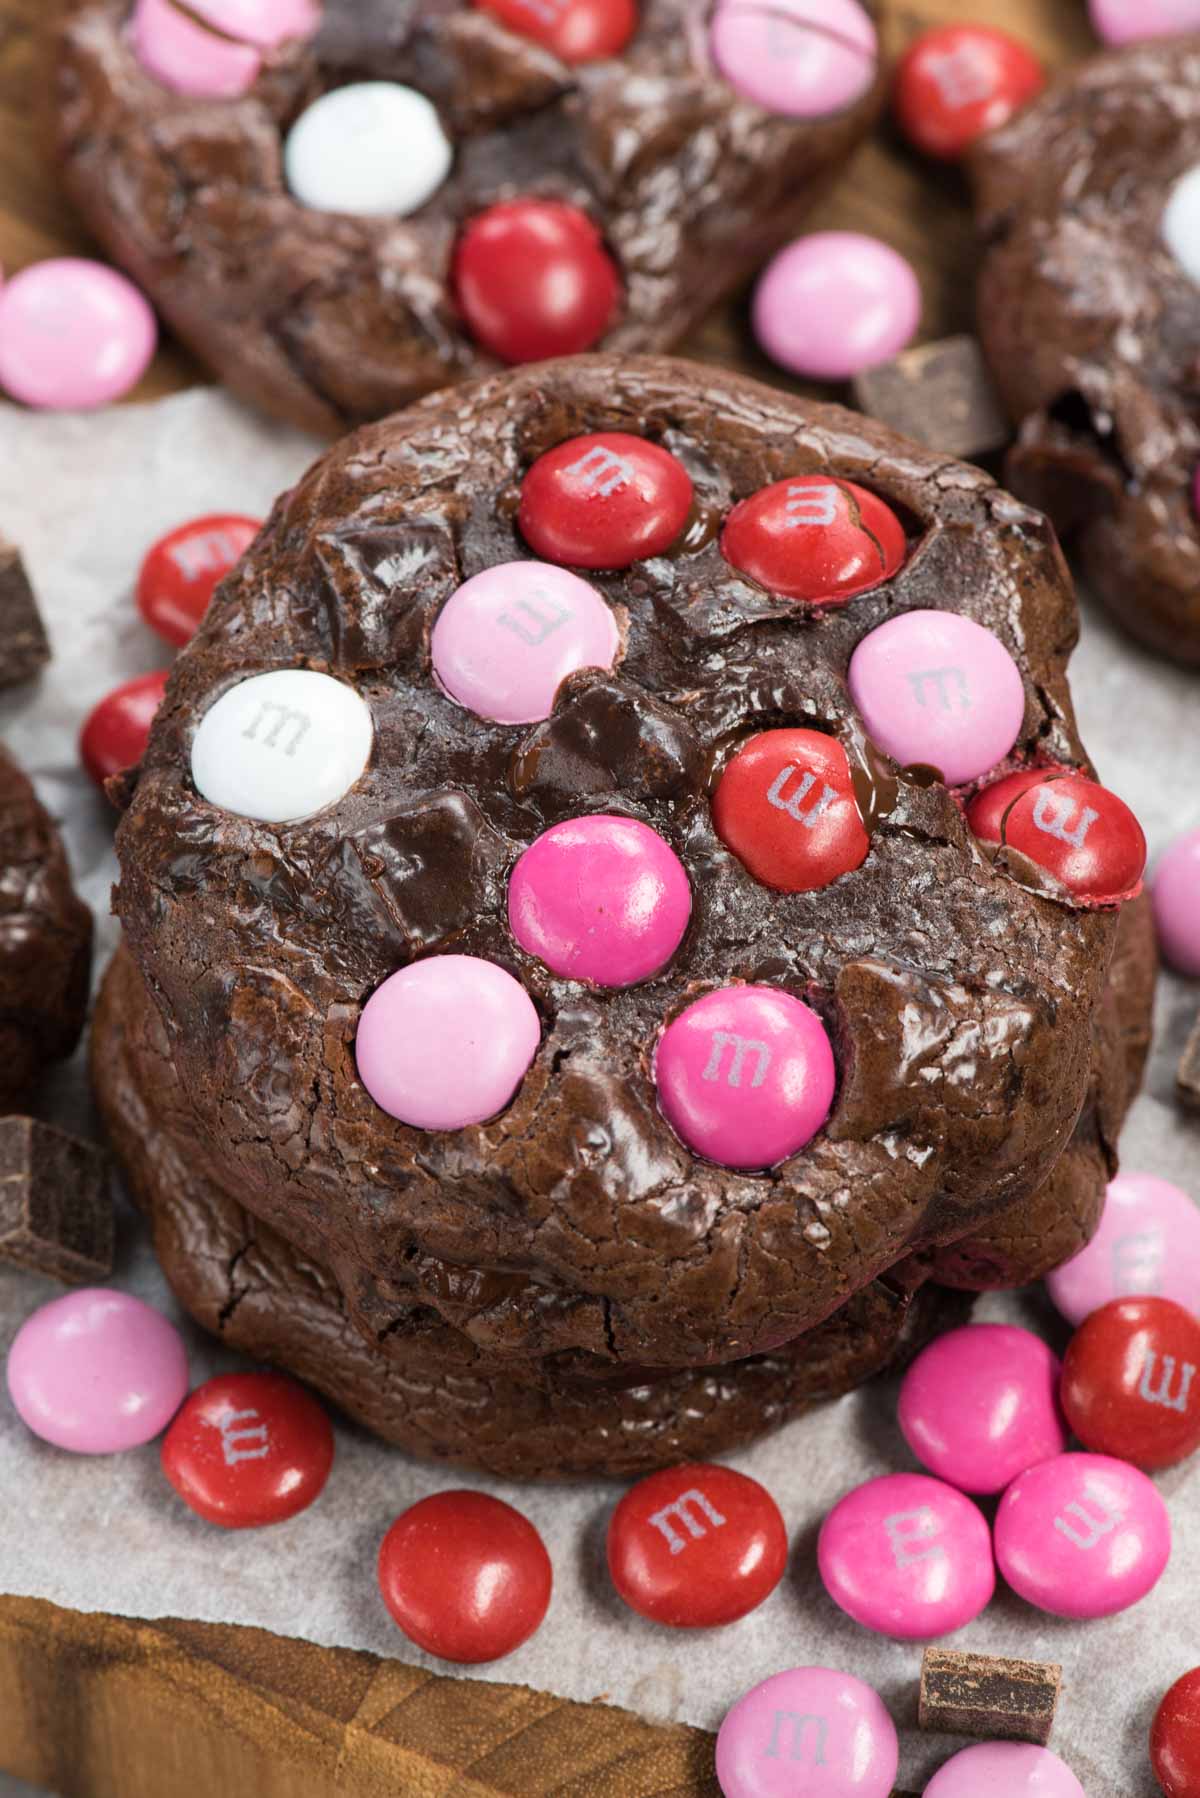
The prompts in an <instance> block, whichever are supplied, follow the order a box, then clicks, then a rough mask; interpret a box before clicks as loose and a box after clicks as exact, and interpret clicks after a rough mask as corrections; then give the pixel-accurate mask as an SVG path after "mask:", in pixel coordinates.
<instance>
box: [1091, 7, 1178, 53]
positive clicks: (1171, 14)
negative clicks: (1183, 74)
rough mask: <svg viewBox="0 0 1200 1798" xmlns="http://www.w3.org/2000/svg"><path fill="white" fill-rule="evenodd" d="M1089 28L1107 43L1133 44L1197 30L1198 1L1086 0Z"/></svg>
mask: <svg viewBox="0 0 1200 1798" xmlns="http://www.w3.org/2000/svg"><path fill="white" fill-rule="evenodd" d="M1088 8H1089V11H1090V13H1091V16H1092V29H1093V30H1094V31H1095V33H1096V35H1097V37H1099V38H1102V39H1103V40H1104V42H1105V43H1106V44H1136V43H1140V42H1141V41H1142V40H1143V39H1144V38H1150V37H1174V36H1175V34H1176V33H1177V32H1183V31H1198V30H1200V0H1088Z"/></svg>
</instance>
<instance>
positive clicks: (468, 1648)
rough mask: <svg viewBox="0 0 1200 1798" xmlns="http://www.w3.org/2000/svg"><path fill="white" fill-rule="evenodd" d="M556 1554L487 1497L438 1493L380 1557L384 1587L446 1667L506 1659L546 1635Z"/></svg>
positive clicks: (394, 1608) (401, 1620) (403, 1520)
mask: <svg viewBox="0 0 1200 1798" xmlns="http://www.w3.org/2000/svg"><path fill="white" fill-rule="evenodd" d="M553 1577H554V1576H553V1571H552V1569H551V1566H550V1556H549V1555H548V1554H547V1553H546V1548H545V1544H544V1543H543V1541H542V1538H541V1537H540V1536H539V1535H538V1533H537V1531H536V1530H535V1529H534V1527H533V1525H532V1524H531V1523H530V1522H529V1520H528V1519H527V1518H525V1517H522V1515H521V1513H520V1512H519V1511H515V1510H514V1509H513V1507H512V1506H511V1505H506V1504H505V1503H504V1502H503V1500H502V1499H499V1498H492V1497H490V1496H489V1495H488V1494H487V1493H486V1492H466V1491H452V1492H436V1493H434V1494H433V1495H432V1496H431V1497H430V1498H423V1499H421V1500H420V1502H419V1503H418V1504H415V1505H412V1506H411V1507H410V1508H409V1509H408V1510H407V1511H404V1512H402V1513H401V1515H400V1516H399V1517H397V1519H396V1521H395V1523H393V1525H392V1527H391V1529H390V1530H389V1531H388V1533H387V1535H386V1536H385V1537H384V1538H383V1542H382V1544H381V1546H380V1550H379V1589H380V1591H381V1592H382V1594H383V1602H384V1603H385V1604H386V1606H387V1608H388V1610H389V1611H390V1612H391V1614H392V1617H393V1619H394V1621H395V1622H396V1623H397V1624H398V1625H399V1626H400V1628H401V1629H402V1630H403V1631H404V1633H405V1635H406V1636H407V1637H408V1638H409V1640H410V1641H413V1642H415V1643H416V1645H417V1647H418V1648H423V1649H424V1650H425V1651H426V1653H427V1654H436V1655H440V1657H441V1658H442V1660H444V1661H460V1662H463V1663H474V1662H479V1661H497V1660H499V1659H500V1657H501V1655H505V1654H511V1653H512V1651H513V1649H514V1648H519V1647H520V1646H521V1643H522V1642H526V1641H528V1639H529V1637H530V1636H531V1635H532V1634H533V1633H534V1631H535V1630H536V1629H537V1628H538V1625H539V1624H540V1623H541V1621H542V1618H543V1617H544V1616H545V1615H546V1611H547V1608H548V1606H549V1604H550V1589H551V1585H552V1583H553Z"/></svg>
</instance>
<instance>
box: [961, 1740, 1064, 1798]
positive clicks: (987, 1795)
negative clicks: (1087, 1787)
mask: <svg viewBox="0 0 1200 1798" xmlns="http://www.w3.org/2000/svg"><path fill="white" fill-rule="evenodd" d="M925 1798H1085V1793H1084V1790H1083V1787H1082V1786H1081V1785H1080V1783H1079V1781H1078V1780H1077V1779H1076V1777H1075V1775H1074V1774H1073V1773H1072V1771H1071V1769H1070V1767H1068V1766H1067V1764H1066V1762H1065V1761H1062V1760H1060V1759H1059V1757H1058V1756H1057V1754H1052V1753H1051V1752H1050V1750H1049V1749H1048V1748H1035V1747H1033V1746H1032V1744H1030V1743H1028V1742H976V1743H975V1744H974V1745H973V1746H972V1747H970V1748H964V1749H963V1750H962V1752H961V1753H960V1754H956V1755H955V1756H954V1758H953V1760H948V1761H947V1762H946V1764H945V1766H944V1767H941V1768H939V1770H938V1771H937V1772H936V1773H935V1774H934V1776H933V1778H932V1779H931V1780H930V1782H929V1784H928V1785H927V1786H926V1787H925Z"/></svg>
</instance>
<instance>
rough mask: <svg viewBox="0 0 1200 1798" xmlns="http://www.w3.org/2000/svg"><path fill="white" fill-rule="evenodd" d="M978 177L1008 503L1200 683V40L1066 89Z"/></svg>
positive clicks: (1125, 52)
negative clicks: (1014, 433)
mask: <svg viewBox="0 0 1200 1798" xmlns="http://www.w3.org/2000/svg"><path fill="white" fill-rule="evenodd" d="M971 172H972V177H973V181H974V186H975V192H976V199H977V208H978V215H979V221H980V226H981V229H982V232H983V235H984V240H985V244H986V254H985V257H984V262H983V270H982V279H981V286H980V294H979V325H980V333H981V336H982V339H983V343H984V347H985V350H986V352H987V355H988V357H989V360H990V362H991V366H992V369H993V371H994V373H995V375H996V378H997V380H998V382H999V384H1000V387H1001V390H1002V392H1003V394H1004V397H1005V400H1006V402H1007V405H1008V408H1009V410H1010V412H1011V414H1012V417H1013V419H1014V420H1015V421H1016V423H1017V425H1018V427H1019V436H1018V440H1017V443H1016V445H1015V447H1014V448H1013V450H1012V451H1011V452H1010V456H1009V461H1008V475H1007V478H1008V481H1009V484H1010V485H1011V487H1012V488H1013V491H1014V492H1016V493H1018V494H1020V495H1021V497H1022V498H1024V499H1027V500H1029V501H1030V503H1031V504H1034V505H1037V506H1040V507H1041V508H1043V509H1044V510H1045V511H1047V512H1048V513H1049V514H1050V516H1051V517H1052V518H1053V519H1054V521H1055V523H1056V524H1057V526H1058V528H1059V530H1060V532H1061V533H1062V534H1063V536H1064V538H1065V539H1070V540H1073V541H1075V542H1076V543H1077V544H1078V547H1079V551H1080V555H1081V557H1082V562H1083V566H1084V568H1085V570H1086V572H1087V575H1088V578H1089V581H1090V583H1091V584H1092V586H1094V588H1095V590H1096V592H1097V594H1098V595H1099V596H1100V597H1101V598H1102V599H1103V600H1104V601H1105V603H1106V604H1107V605H1108V606H1109V607H1110V609H1111V610H1112V612H1113V613H1114V614H1115V616H1116V617H1117V618H1118V619H1120V621H1121V622H1122V623H1123V624H1124V625H1125V627H1126V628H1127V629H1128V630H1129V631H1130V632H1132V633H1133V635H1134V636H1136V637H1138V638H1140V639H1141V641H1142V642H1144V643H1147V644H1149V645H1150V646H1151V647H1152V648H1154V649H1157V650H1159V651H1161V652H1163V653H1164V654H1167V655H1169V656H1172V657H1173V658H1175V659H1176V660H1179V661H1184V662H1189V663H1195V664H1200V528H1198V526H1197V518H1196V504H1195V493H1196V480H1197V471H1198V467H1200V358H1198V357H1197V353H1196V352H1197V344H1198V343H1200V39H1197V38H1174V39H1169V40H1165V41H1163V40H1159V41H1155V42H1148V43H1142V44H1135V45H1130V46H1129V47H1128V48H1126V49H1122V50H1114V51H1110V52H1107V53H1106V54H1103V55H1100V56H1097V57H1095V58H1093V59H1092V60H1090V61H1089V62H1086V63H1084V64H1083V65H1082V66H1080V67H1078V68H1075V69H1072V70H1071V71H1069V72H1068V73H1067V74H1066V75H1064V76H1063V77H1061V78H1060V79H1059V80H1058V81H1057V82H1056V83H1055V84H1054V86H1052V87H1051V88H1050V89H1049V90H1048V91H1047V92H1046V93H1045V94H1044V95H1043V96H1042V97H1041V98H1040V99H1038V100H1035V101H1034V102H1033V103H1032V105H1030V106H1028V107H1027V108H1026V109H1025V110H1024V111H1023V112H1022V113H1020V114H1019V115H1018V116H1017V117H1016V118H1015V119H1013V121H1012V122H1011V123H1010V124H1008V125H1006V126H1004V127H1003V128H1002V129H1001V130H999V131H995V132H992V133H990V134H989V135H987V136H986V137H984V138H981V139H980V140H979V142H978V144H977V145H976V147H975V149H974V151H973V155H972V169H971Z"/></svg>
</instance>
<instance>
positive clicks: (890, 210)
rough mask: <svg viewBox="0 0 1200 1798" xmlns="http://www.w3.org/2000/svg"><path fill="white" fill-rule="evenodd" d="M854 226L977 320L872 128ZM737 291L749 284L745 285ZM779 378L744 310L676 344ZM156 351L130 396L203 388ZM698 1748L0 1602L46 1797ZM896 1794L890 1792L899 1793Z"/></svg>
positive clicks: (967, 287)
mask: <svg viewBox="0 0 1200 1798" xmlns="http://www.w3.org/2000/svg"><path fill="white" fill-rule="evenodd" d="M54 4H55V0H0V265H3V267H4V269H5V270H6V271H8V272H12V271H13V270H15V269H18V268H20V267H22V266H23V265H24V264H25V263H28V262H32V261H35V260H37V259H39V258H41V257H45V256H53V255H63V254H88V253H91V252H94V245H92V244H91V243H90V242H89V239H88V237H87V235H86V233H85V232H84V231H83V230H82V229H81V228H80V226H79V225H78V223H77V221H76V220H75V218H74V217H73V215H72V213H71V210H70V208H69V206H68V205H67V202H66V200H65V199H64V198H63V196H62V194H61V193H60V191H59V188H58V185H57V182H56V179H55V174H54V169H53V166H52V163H51V159H50V158H49V156H48V155H47V153H46V148H45V142H46V139H45V135H44V132H43V131H42V130H41V129H40V128H39V125H38V122H37V117H38V111H39V105H40V104H42V103H44V102H45V101H46V99H47V96H48V93H49V79H48V73H47V68H46V61H45V46H44V27H45V24H46V21H47V17H48V15H49V14H50V13H51V12H52V11H53V8H54ZM884 4H885V23H884V35H885V42H886V45H887V48H888V50H889V51H890V52H891V53H893V54H894V53H895V52H897V51H898V50H899V49H901V48H902V47H903V46H904V44H905V43H906V42H908V41H909V39H911V38H912V37H913V36H914V35H915V34H916V33H917V32H918V31H919V30H921V29H923V28H924V27H926V26H928V25H931V24H937V23H944V22H950V21H954V22H957V23H961V22H964V21H967V20H978V21H981V22H987V23H992V24H1003V25H1004V26H1005V27H1006V28H1007V29H1009V30H1011V31H1013V32H1014V33H1016V34H1017V35H1019V36H1021V37H1023V38H1024V39H1025V40H1026V42H1028V43H1029V44H1031V45H1032V46H1033V47H1034V48H1035V49H1037V50H1038V51H1039V52H1040V53H1041V54H1042V55H1043V56H1044V57H1045V58H1046V60H1047V61H1048V62H1049V63H1050V64H1051V65H1054V66H1057V65H1059V64H1062V63H1065V62H1067V61H1069V60H1071V59H1073V58H1075V57H1077V56H1079V55H1081V54H1084V53H1086V51H1087V50H1088V49H1089V48H1090V47H1092V45H1093V39H1092V37H1091V34H1090V32H1089V29H1088V26H1087V22H1086V16H1085V9H1084V4H1083V0H907V3H906V0H884ZM833 225H836V226H839V227H842V228H853V229H858V230H863V231H869V232H872V233H874V234H875V235H877V236H879V237H882V238H884V239H885V240H886V241H888V242H889V243H891V244H893V245H895V247H896V248H897V249H899V250H901V251H902V252H903V253H904V254H905V255H906V256H908V257H909V259H910V260H911V261H912V263H913V264H914V266H915V267H916V269H917V271H918V274H919V275H920V279H921V284H922V290H923V294H924V322H923V329H922V336H923V337H924V338H927V339H928V338H936V337H941V336H945V335H947V334H948V333H950V332H953V331H962V330H969V329H970V328H971V325H972V286H973V278H974V266H975V260H976V253H975V245H974V239H973V234H972V229H971V221H970V217H969V214H968V211H967V206H966V202H965V190H964V187H963V184H962V181H961V178H960V177H959V176H958V175H957V174H956V173H955V172H954V171H953V170H945V169H935V168H932V167H931V166H930V165H928V164H925V163H923V162H921V161H920V160H919V159H918V158H916V157H915V156H913V155H911V154H910V153H909V152H907V151H906V150H905V149H904V147H903V146H902V145H901V144H900V143H899V141H898V140H897V138H896V137H895V134H894V132H893V131H892V130H891V127H890V126H888V125H884V126H883V127H882V128H881V130H880V131H879V133H878V134H877V136H876V137H875V139H874V140H873V141H872V142H870V143H868V144H867V145H865V146H864V147H863V149H862V150H861V151H860V153H859V155H858V156H857V157H856V159H855V161H854V163H853V165H852V166H851V168H850V169H849V170H848V171H847V174H846V175H845V177H844V179H843V180H842V182H841V183H840V185H839V186H838V188H837V189H836V191H835V192H834V193H833V194H832V196H831V197H830V198H829V199H828V200H827V201H826V202H825V204H824V205H823V206H822V208H821V210H820V212H819V214H818V215H817V216H816V218H815V219H814V226H816V227H821V226H825V227H828V226H833ZM747 285H748V284H747ZM683 347H684V348H685V350H686V351H687V352H689V353H690V354H692V355H695V356H698V357H701V358H703V359H705V360H708V361H717V362H725V363H729V364H733V365H734V366H737V367H741V368H743V369H745V370H747V371H748V372H753V373H758V374H760V375H763V376H767V377H769V378H772V379H775V380H776V381H777V382H778V381H780V379H781V377H780V376H779V374H778V372H777V371H774V370H772V369H771V368H770V366H769V365H768V364H767V363H766V362H765V361H764V360H763V359H762V358H761V357H760V356H759V355H758V354H757V352H756V351H755V349H754V346H753V344H752V342H751V338H750V334H749V330H748V328H747V324H746V295H745V293H743V294H742V295H741V296H740V297H738V298H735V299H734V300H733V301H732V302H731V303H730V304H729V305H728V306H727V307H725V308H723V309H722V310H721V311H720V312H719V313H717V314H715V315H714V316H713V317H712V318H711V319H710V320H708V321H707V323H706V324H705V325H704V326H703V328H702V329H701V330H700V331H698V332H697V333H696V334H695V335H694V336H693V338H692V339H691V340H690V341H689V343H687V344H686V345H685V346H683ZM202 378H203V377H202V375H201V374H200V371H199V370H198V369H197V367H196V365H195V364H194V362H193V361H192V360H191V358H190V357H189V356H188V355H187V354H186V352H184V351H182V350H181V349H180V348H179V347H178V346H176V345H174V344H172V343H171V342H169V341H168V342H166V343H165V344H164V345H163V347H162V349H161V350H160V352H159V354H158V356H157V357H156V359H155V361H154V364H153V366H152V367H151V369H150V371H149V372H148V374H147V375H146V378H145V379H144V380H143V381H142V383H141V384H140V386H139V387H138V388H137V389H136V391H135V393H134V394H133V395H132V396H131V397H133V398H135V399H151V398H154V397H157V396H158V395H161V394H164V393H169V392H172V391H175V390H177V389H179V388H181V387H184V386H187V385H190V384H192V383H194V382H196V381H198V380H200V379H202ZM712 1767H713V1760H712V1738H711V1737H710V1736H708V1735H706V1734H705V1733H704V1732H703V1731H701V1730H694V1729H687V1728H683V1727H678V1726H676V1727H666V1726H657V1725H653V1724H650V1723H645V1722H643V1721H641V1720H640V1719H638V1718H635V1717H632V1716H630V1715H629V1714H628V1713H626V1712H623V1711H618V1710H615V1709H612V1708H610V1707H608V1706H606V1705H602V1704H599V1703H596V1704H591V1705H582V1704H573V1703H568V1702H566V1701H564V1700H562V1699H559V1698H555V1697H553V1696H551V1695H549V1694H546V1693H539V1692H532V1691H529V1690H527V1689H524V1688H521V1687H515V1686H505V1685H497V1684H494V1683H490V1682H488V1681H483V1680H463V1679H449V1678H447V1679H439V1678H433V1677H431V1676H430V1675H429V1674H427V1673H424V1672H420V1671H418V1670H416V1669H414V1668H411V1667H406V1666H405V1665H403V1664H402V1663H401V1662H399V1661H393V1660H388V1661H385V1660H381V1659H379V1658H378V1657H376V1656H373V1655H366V1654H357V1653H354V1652H352V1651H350V1650H346V1649H336V1650H335V1649H322V1648H317V1647H315V1646H313V1645H312V1644H310V1643H306V1642H299V1641H290V1640H286V1639H283V1638H280V1637H276V1636H271V1635H268V1634H266V1633H265V1632H263V1631H260V1630H252V1629H241V1628H234V1627H229V1626H217V1625H208V1624H198V1623H187V1622H180V1621H167V1622H156V1623H153V1624H149V1623H142V1622H137V1621H131V1620H129V1619H123V1618H117V1617H108V1616H84V1615H81V1614H79V1613H76V1612H72V1611H66V1610H61V1609H58V1608H57V1607H55V1606H53V1605H49V1604H45V1603H42V1602H40V1601H38V1600H33V1599H24V1598H13V1597H0V1768H2V1769H4V1770H5V1771H8V1772H11V1773H13V1774H16V1775H18V1776H19V1777H21V1778H24V1779H26V1780H29V1781H30V1782H31V1783H32V1784H35V1785H42V1786H47V1787H49V1788H50V1789H52V1790H54V1791H56V1792H58V1793H60V1794H62V1795H63V1798H242V1795H243V1794H247V1795H249V1794H253V1795H254V1798H326V1795H330V1798H332V1795H333V1794H337V1795H338V1798H376V1795H379V1798H383V1794H385V1793H386V1794H387V1795H388V1798H551V1795H553V1798H718V1793H719V1789H718V1787H717V1784H716V1780H715V1776H714V1774H713V1771H712ZM898 1798H901V1795H898Z"/></svg>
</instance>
